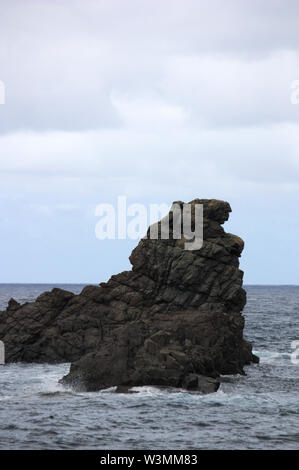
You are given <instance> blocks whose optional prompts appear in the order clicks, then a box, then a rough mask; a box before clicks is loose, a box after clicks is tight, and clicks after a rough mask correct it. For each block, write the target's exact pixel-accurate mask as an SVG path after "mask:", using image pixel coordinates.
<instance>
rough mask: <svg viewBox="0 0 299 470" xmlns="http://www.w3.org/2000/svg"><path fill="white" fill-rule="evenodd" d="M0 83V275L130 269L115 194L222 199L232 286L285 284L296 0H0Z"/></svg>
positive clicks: (58, 277) (71, 277) (298, 212)
mask: <svg viewBox="0 0 299 470" xmlns="http://www.w3.org/2000/svg"><path fill="white" fill-rule="evenodd" d="M0 80H1V82H2V83H4V86H5V104H0V210H1V218H0V231H1V244H0V257H1V268H2V269H1V272H0V282H93V283H97V282H100V281H103V280H106V279H108V278H109V277H110V275H111V274H113V273H117V272H119V271H121V270H124V269H130V263H129V261H128V256H129V254H130V252H131V249H132V248H133V247H134V246H135V245H136V240H106V241H103V240H98V239H97V238H96V236H95V226H96V222H97V217H96V216H95V207H96V206H97V205H98V204H100V203H112V204H114V205H116V203H117V198H118V196H122V195H124V196H127V198H128V204H130V203H143V204H149V203H168V204H170V203H171V202H172V201H174V200H184V201H186V202H187V201H190V200H192V199H194V198H196V197H200V198H217V199H224V200H227V201H229V202H230V204H231V206H232V210H233V212H232V214H231V217H230V221H229V222H227V223H226V224H225V229H226V230H227V231H229V232H232V233H236V234H238V235H239V236H241V237H242V238H243V239H244V240H245V250H244V253H243V255H242V258H241V268H242V269H243V270H244V272H245V277H244V281H245V283H249V284H299V274H298V273H299V247H298V240H299V217H298V216H299V103H298V104H292V101H291V98H292V97H293V101H294V96H295V101H299V92H298V93H297V94H296V87H297V88H298V89H299V2H298V0H271V2H266V1H264V2H261V1H260V0H243V1H240V0H226V1H225V2H224V1H223V0H184V1H182V0H163V1H161V0H151V1H148V0H109V1H104V0H59V1H58V0H51V1H50V0H43V1H42V2H41V1H38V0H26V2H25V1H23V0H10V1H9V2H7V1H4V0H0ZM296 80H297V81H298V83H297V85H296V83H295V81H296ZM292 85H293V86H294V87H295V88H292ZM297 98H298V100H297Z"/></svg>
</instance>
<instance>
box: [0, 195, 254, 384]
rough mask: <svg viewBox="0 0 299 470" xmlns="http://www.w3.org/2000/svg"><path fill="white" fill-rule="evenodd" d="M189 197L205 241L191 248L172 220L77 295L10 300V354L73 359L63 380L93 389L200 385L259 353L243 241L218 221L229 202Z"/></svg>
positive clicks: (6, 316) (4, 315)
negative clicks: (252, 336)
mask: <svg viewBox="0 0 299 470" xmlns="http://www.w3.org/2000/svg"><path fill="white" fill-rule="evenodd" d="M189 204H191V205H192V207H194V206H196V205H197V204H202V205H203V215H204V219H203V246H202V248H201V249H199V250H186V249H185V248H184V240H182V239H174V237H173V236H172V232H171V224H170V237H169V239H161V238H159V239H150V238H149V236H148V238H146V237H145V238H143V239H142V240H141V241H140V242H139V244H138V246H137V247H136V248H135V249H134V250H133V252H132V254H131V256H130V261H131V263H132V270H131V271H124V272H122V273H120V274H117V275H114V276H112V277H111V278H110V280H109V281H108V282H107V283H101V284H100V285H99V286H88V287H85V288H84V289H83V290H82V292H81V293H80V294H79V295H74V294H72V293H71V292H67V291H64V290H61V289H57V288H55V289H53V290H52V291H51V292H46V293H44V294H42V295H40V296H39V297H38V298H37V299H36V301H35V302H30V303H26V304H24V305H20V304H18V303H17V302H16V301H14V300H13V299H11V300H10V302H9V305H8V308H7V309H6V311H4V312H0V340H2V341H3V342H4V343H5V347H6V361H7V362H16V361H23V362H39V363H41V362H72V365H71V368H70V372H69V374H68V375H67V376H65V377H64V378H63V379H62V381H61V382H62V383H64V384H67V385H71V386H75V387H77V388H82V389H84V390H88V391H94V390H100V389H103V388H107V387H113V386H117V387H119V389H120V390H121V389H122V388H123V389H126V388H129V387H133V386H141V385H157V386H167V387H168V386H170V387H184V388H186V389H189V390H198V391H201V392H202V393H210V392H212V391H216V390H217V388H218V387H219V381H218V377H219V376H220V375H222V374H243V373H244V369H243V368H244V365H247V364H250V363H251V362H258V358H257V357H256V356H254V355H253V354H252V348H251V344H250V343H249V342H248V341H246V340H245V339H244V338H243V328H244V317H243V316H242V310H243V308H244V305H245V303H246V293H245V291H244V289H243V288H242V279H243V272H242V271H241V270H240V269H239V257H240V255H241V252H242V250H243V246H244V243H243V241H242V239H241V238H239V237H237V236H236V235H232V234H229V233H225V231H224V229H223V227H222V224H223V223H224V222H225V221H226V220H227V219H228V217H229V213H230V212H231V208H230V205H229V204H228V203H227V202H224V201H219V200H215V199H195V200H194V201H191V203H189ZM176 205H177V206H179V207H181V208H183V202H181V201H178V202H176ZM170 220H171V214H170ZM148 235H149V231H148Z"/></svg>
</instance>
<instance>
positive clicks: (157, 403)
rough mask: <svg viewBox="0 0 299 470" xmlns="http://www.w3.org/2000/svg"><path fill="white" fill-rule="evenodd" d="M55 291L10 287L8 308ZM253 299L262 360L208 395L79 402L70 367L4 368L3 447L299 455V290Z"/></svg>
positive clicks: (0, 372) (89, 396) (254, 334)
mask: <svg viewBox="0 0 299 470" xmlns="http://www.w3.org/2000/svg"><path fill="white" fill-rule="evenodd" d="M52 287H54V286H53V285H51V286H50V285H3V284H2V285H0V309H1V308H2V309H3V308H4V307H5V306H6V304H7V301H8V300H9V298H10V297H14V298H15V299H16V300H18V301H20V302H25V301H29V300H33V299H34V298H35V297H36V296H37V295H39V294H40V293H41V292H43V291H45V290H48V289H50V288H52ZM59 287H63V288H66V289H68V290H71V291H73V292H80V291H81V289H82V287H83V286H82V285H80V286H79V285H65V286H59ZM246 290H247V294H248V302H247V306H246V309H245V316H246V328H245V336H246V337H248V338H249V339H250V340H252V341H253V342H254V351H255V353H256V354H258V355H259V356H260V358H261V363H260V364H259V365H252V366H249V367H247V368H246V373H247V376H246V377H243V376H242V377H241V376H234V377H232V376H229V377H223V378H222V384H221V388H220V390H219V391H218V392H217V393H214V394H211V395H207V396H201V395H198V394H192V393H187V392H185V391H182V390H175V391H170V390H169V391H161V390H159V389H156V388H154V387H143V388H138V389H136V390H137V391H138V393H136V394H116V393H114V392H113V390H107V391H102V392H97V393H75V392H73V391H72V390H67V389H64V388H63V387H62V386H61V385H59V384H58V382H57V381H58V379H59V378H60V377H61V376H62V375H64V374H65V373H66V372H67V371H68V368H69V364H60V365H48V364H44V365H34V364H27V365H23V364H11V365H6V366H0V448H1V449H298V447H299V445H298V443H299V420H298V418H299V394H298V388H299V364H296V363H295V362H296V357H295V354H293V355H292V352H293V350H292V348H291V343H292V342H293V341H295V340H299V328H298V327H299V286H277V287H274V286H249V287H246ZM0 339H1V338H0ZM298 346H299V342H298ZM298 359H299V354H298ZM298 362H299V360H298Z"/></svg>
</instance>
